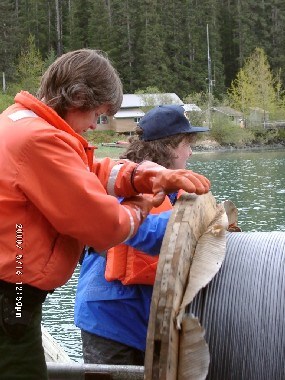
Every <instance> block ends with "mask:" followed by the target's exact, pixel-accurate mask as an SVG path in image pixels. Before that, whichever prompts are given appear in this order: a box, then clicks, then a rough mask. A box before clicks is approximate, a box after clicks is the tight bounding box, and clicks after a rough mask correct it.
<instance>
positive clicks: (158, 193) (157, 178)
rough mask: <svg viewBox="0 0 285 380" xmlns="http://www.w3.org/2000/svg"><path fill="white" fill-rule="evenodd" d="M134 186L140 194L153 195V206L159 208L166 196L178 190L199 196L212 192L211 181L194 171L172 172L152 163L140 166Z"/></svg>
mask: <svg viewBox="0 0 285 380" xmlns="http://www.w3.org/2000/svg"><path fill="white" fill-rule="evenodd" d="M133 186H134V188H135V189H136V191H137V192H139V193H153V194H154V197H153V201H152V202H153V205H155V206H159V205H160V204H161V203H162V202H163V200H164V198H165V194H168V193H172V192H174V191H177V190H180V189H182V190H185V191H186V192H188V193H196V194H198V195H200V194H205V193H207V192H208V191H209V190H210V186H211V184H210V181H209V180H208V179H207V178H206V177H204V176H203V175H201V174H198V173H195V172H193V171H192V170H184V169H179V170H170V169H165V168H164V167H163V166H160V165H157V164H155V163H153V162H150V161H145V162H143V163H141V164H140V165H138V167H137V168H136V170H135V173H134V175H133Z"/></svg>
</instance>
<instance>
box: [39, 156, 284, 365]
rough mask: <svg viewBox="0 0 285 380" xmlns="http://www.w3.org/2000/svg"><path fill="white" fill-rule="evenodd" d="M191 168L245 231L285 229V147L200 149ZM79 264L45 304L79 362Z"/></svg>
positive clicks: (57, 333)
mask: <svg viewBox="0 0 285 380" xmlns="http://www.w3.org/2000/svg"><path fill="white" fill-rule="evenodd" d="M189 168H191V169H192V170H194V171H197V172H200V173H202V174H204V175H205V176H207V177H208V178H209V179H210V180H211V183H212V193H213V195H214V196H215V197H216V199H217V201H218V202H222V201H224V200H226V199H230V200H231V201H232V202H234V203H235V205H236V206H237V208H238V210H239V217H238V219H239V225H240V227H241V228H242V230H243V231H273V230H279V231H285V207H284V205H285V150H278V151H254V152H248V151H243V152H236V151H234V152H223V153H216V152H215V153H194V155H193V156H192V158H191V159H190V161H189ZM79 269H80V268H79V267H78V268H77V269H76V271H75V273H74V275H73V277H72V278H71V279H70V281H69V282H68V284H66V285H65V286H63V287H62V288H60V289H57V290H56V291H55V292H54V294H53V295H51V296H49V297H48V299H47V301H46V302H45V304H44V311H43V314H44V317H43V320H44V322H43V323H44V325H45V327H46V328H47V329H48V331H49V332H50V333H51V334H52V335H53V337H54V338H55V339H56V340H57V341H58V342H59V343H60V344H61V345H62V346H63V348H64V349H65V351H66V352H67V353H68V354H69V356H70V357H71V358H72V359H73V360H75V361H79V362H81V361H82V358H81V338H80V331H79V329H77V328H76V327H75V326H74V324H73V306H74V297H75V288H76V283H77V278H78V274H79Z"/></svg>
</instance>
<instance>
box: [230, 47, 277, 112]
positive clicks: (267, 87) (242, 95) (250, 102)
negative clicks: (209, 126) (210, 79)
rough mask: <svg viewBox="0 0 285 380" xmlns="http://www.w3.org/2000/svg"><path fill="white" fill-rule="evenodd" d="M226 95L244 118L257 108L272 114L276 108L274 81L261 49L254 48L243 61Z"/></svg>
mask: <svg viewBox="0 0 285 380" xmlns="http://www.w3.org/2000/svg"><path fill="white" fill-rule="evenodd" d="M228 93H229V97H230V101H231V104H232V106H233V107H234V108H236V109H238V110H240V111H242V112H243V114H244V115H246V116H247V115H248V114H249V112H250V109H251V108H257V107H259V108H262V109H263V110H264V111H268V112H270V113H273V114H274V112H275V111H276V109H277V108H278V99H277V91H276V81H275V80H274V78H273V75H272V73H271V71H270V66H269V63H268V60H267V57H266V55H265V52H264V50H263V49H261V48H256V49H255V50H254V52H253V53H252V54H251V56H250V57H249V58H248V59H247V60H246V61H245V64H244V67H243V68H242V69H240V71H239V72H238V74H237V77H236V79H235V80H234V81H233V82H232V85H231V87H230V89H229V92H228Z"/></svg>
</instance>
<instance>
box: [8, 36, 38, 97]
mask: <svg viewBox="0 0 285 380" xmlns="http://www.w3.org/2000/svg"><path fill="white" fill-rule="evenodd" d="M43 68H44V62H43V60H42V57H41V54H40V52H39V50H38V49H37V48H36V44H35V37H34V36H33V35H31V34H30V36H29V38H28V41H27V47H26V48H25V49H23V50H22V53H21V55H20V57H19V62H18V66H17V79H18V81H17V85H15V87H14V89H13V91H14V92H17V91H19V90H21V89H23V90H26V91H29V92H30V93H32V94H35V93H36V91H37V89H38V87H39V83H40V78H41V76H42V74H43Z"/></svg>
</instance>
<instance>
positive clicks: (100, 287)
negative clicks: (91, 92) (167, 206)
mask: <svg viewBox="0 0 285 380" xmlns="http://www.w3.org/2000/svg"><path fill="white" fill-rule="evenodd" d="M170 214H171V211H166V212H162V213H160V214H154V215H149V216H148V217H147V218H146V220H145V221H144V222H143V224H142V225H141V226H140V228H139V230H138V232H137V234H136V235H135V236H134V237H133V238H132V239H130V240H128V241H127V242H125V243H126V244H128V245H131V246H132V247H134V248H137V249H139V250H142V251H143V252H148V253H149V254H152V255H157V254H158V253H159V251H160V247H161V243H162V239H163V236H164V233H165V229H166V225H167V222H168V220H169V217H170ZM105 266H106V259H105V258H104V257H103V256H101V255H99V254H97V253H91V254H88V253H87V251H86V252H85V256H84V260H83V263H82V267H81V271H80V276H79V280H78V287H77V293H76V299H75V324H76V326H77V327H79V328H80V329H82V330H85V331H87V332H89V333H93V334H96V335H99V336H102V337H104V338H107V339H112V340H115V341H117V342H120V343H123V344H126V345H128V346H131V347H134V348H137V349H139V350H142V351H145V347H146V334H147V327H148V319H149V311H150V303H151V297H152V290H153V287H152V286H151V285H122V283H121V282H120V281H112V282H108V281H106V280H105V276H104V274H105Z"/></svg>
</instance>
